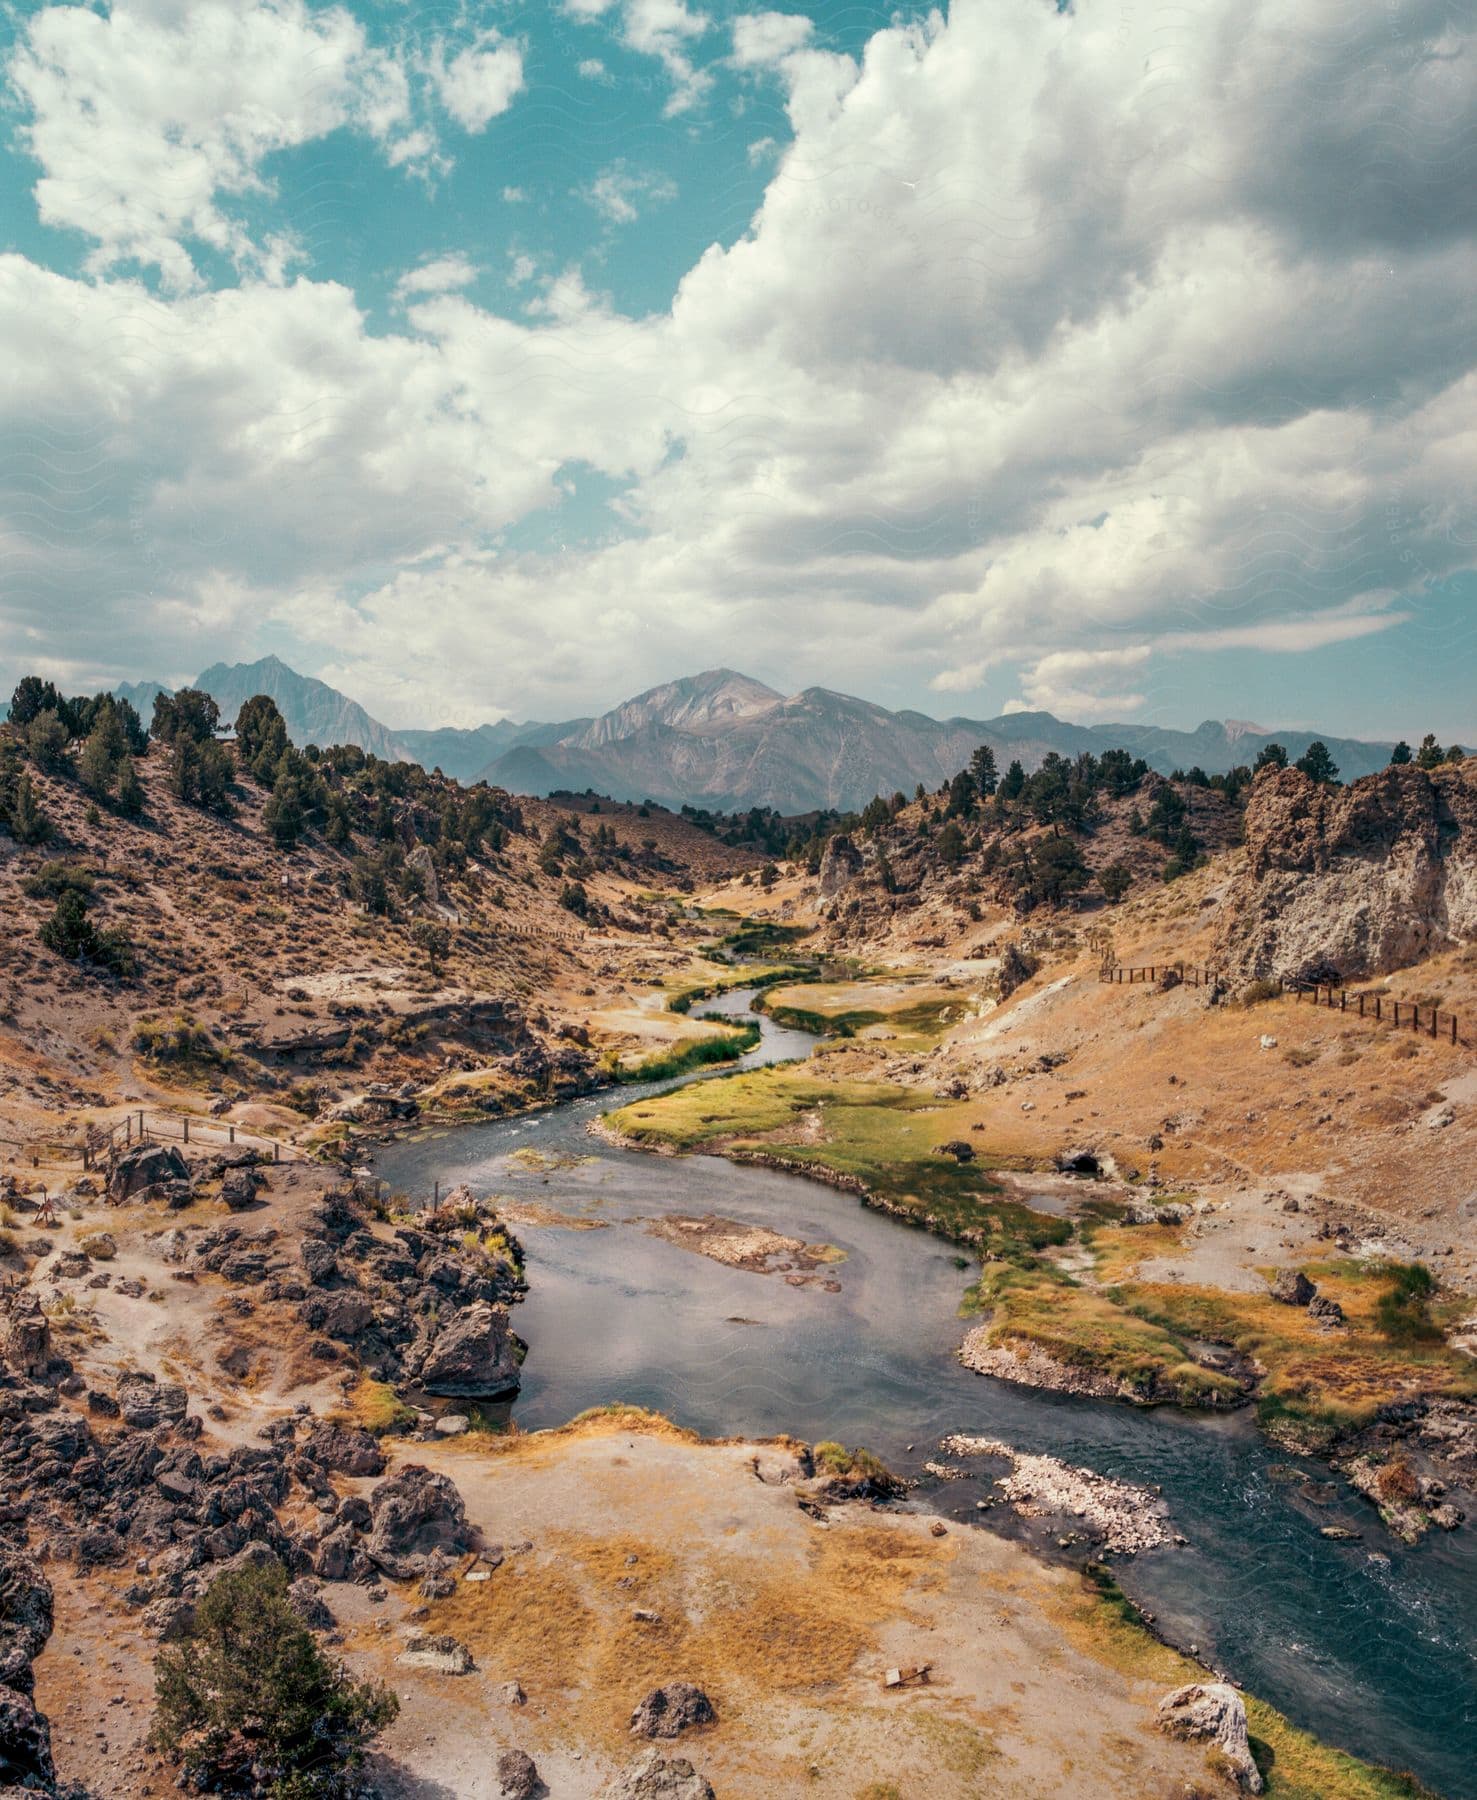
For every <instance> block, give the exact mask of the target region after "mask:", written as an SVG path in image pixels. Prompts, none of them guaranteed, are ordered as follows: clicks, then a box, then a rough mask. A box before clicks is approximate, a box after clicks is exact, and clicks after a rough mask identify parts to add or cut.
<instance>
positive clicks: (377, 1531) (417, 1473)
mask: <svg viewBox="0 0 1477 1800" xmlns="http://www.w3.org/2000/svg"><path fill="white" fill-rule="evenodd" d="M369 1507H370V1513H371V1517H372V1520H373V1523H372V1525H371V1528H370V1532H369V1535H368V1537H367V1538H366V1539H365V1542H364V1549H365V1551H366V1553H367V1554H368V1556H369V1558H370V1560H371V1561H372V1562H373V1563H374V1564H375V1566H376V1567H377V1568H380V1569H383V1570H384V1572H385V1573H386V1574H387V1575H389V1576H390V1577H391V1578H392V1579H393V1580H395V1581H418V1580H419V1579H420V1578H421V1576H423V1575H425V1574H426V1573H427V1572H428V1571H429V1569H430V1567H431V1554H432V1552H433V1551H437V1550H439V1551H441V1552H443V1553H444V1554H445V1555H448V1556H461V1555H464V1554H465V1553H466V1551H467V1549H468V1548H469V1542H468V1530H467V1512H466V1508H465V1507H464V1506H463V1504H462V1497H461V1495H460V1494H459V1493H458V1492H457V1490H456V1486H455V1483H453V1482H451V1481H449V1480H448V1479H447V1478H446V1476H444V1475H436V1474H433V1473H432V1472H431V1470H430V1469H427V1468H424V1467H423V1466H422V1465H421V1464H420V1463H407V1464H406V1465H405V1467H404V1468H403V1469H401V1470H400V1471H399V1473H398V1474H396V1475H392V1476H391V1477H390V1479H389V1480H388V1481H382V1482H381V1483H380V1484H379V1486H378V1487H377V1488H376V1489H375V1490H374V1492H373V1493H372V1494H371V1495H370V1496H369Z"/></svg>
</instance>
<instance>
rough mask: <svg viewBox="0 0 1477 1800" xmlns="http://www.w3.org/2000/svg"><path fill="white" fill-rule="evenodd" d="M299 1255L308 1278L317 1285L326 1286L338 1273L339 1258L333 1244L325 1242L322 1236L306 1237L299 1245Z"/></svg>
mask: <svg viewBox="0 0 1477 1800" xmlns="http://www.w3.org/2000/svg"><path fill="white" fill-rule="evenodd" d="M298 1255H299V1256H300V1257H301V1258H302V1264H303V1270H304V1272H305V1273H306V1275H307V1277H308V1280H309V1281H311V1282H312V1283H313V1284H314V1285H315V1286H318V1287H322V1286H325V1285H326V1284H327V1283H328V1282H330V1281H332V1279H333V1278H334V1276H335V1275H336V1274H337V1273H338V1258H337V1257H336V1256H335V1255H334V1253H333V1246H332V1245H331V1244H325V1243H324V1241H323V1239H322V1238H311V1237H310V1238H304V1239H303V1241H302V1243H301V1245H300V1246H299V1247H298Z"/></svg>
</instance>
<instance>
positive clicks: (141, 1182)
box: [108, 1144, 190, 1206]
mask: <svg viewBox="0 0 1477 1800" xmlns="http://www.w3.org/2000/svg"><path fill="white" fill-rule="evenodd" d="M189 1179H190V1169H189V1165H188V1164H187V1163H186V1161H185V1159H184V1157H183V1156H181V1155H180V1153H179V1151H178V1150H176V1149H175V1147H174V1145H173V1144H135V1145H134V1147H133V1149H132V1150H125V1151H124V1152H123V1154H122V1155H121V1156H120V1157H119V1158H118V1160H117V1161H116V1162H115V1163H114V1164H113V1167H112V1169H111V1170H110V1172H109V1174H108V1198H109V1200H111V1201H112V1203H113V1205H114V1206H119V1205H121V1204H122V1202H123V1201H125V1200H129V1199H131V1198H132V1197H133V1196H134V1195H135V1194H139V1193H142V1192H143V1191H144V1189H145V1188H151V1187H156V1186H158V1185H159V1183H160V1182H166V1181H185V1182H188V1181H189Z"/></svg>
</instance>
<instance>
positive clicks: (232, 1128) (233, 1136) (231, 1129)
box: [226, 1125, 236, 1144]
mask: <svg viewBox="0 0 1477 1800" xmlns="http://www.w3.org/2000/svg"><path fill="white" fill-rule="evenodd" d="M226 1130H227V1131H229V1132H230V1134H231V1142H232V1143H233V1144H234V1143H235V1141H236V1127H235V1126H234V1125H228V1126H227V1127H226Z"/></svg>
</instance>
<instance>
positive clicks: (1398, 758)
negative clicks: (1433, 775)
mask: <svg viewBox="0 0 1477 1800" xmlns="http://www.w3.org/2000/svg"><path fill="white" fill-rule="evenodd" d="M1413 754H1414V752H1413V751H1412V750H1411V747H1410V745H1409V744H1407V743H1406V741H1405V739H1404V738H1401V740H1400V742H1399V743H1398V744H1397V745H1396V746H1395V748H1394V749H1393V750H1392V751H1391V752H1390V766H1391V767H1392V768H1396V769H1400V768H1404V766H1405V765H1406V763H1408V762H1409V761H1410V760H1411V758H1412V756H1413Z"/></svg>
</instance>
